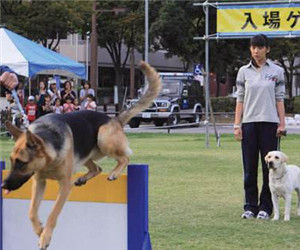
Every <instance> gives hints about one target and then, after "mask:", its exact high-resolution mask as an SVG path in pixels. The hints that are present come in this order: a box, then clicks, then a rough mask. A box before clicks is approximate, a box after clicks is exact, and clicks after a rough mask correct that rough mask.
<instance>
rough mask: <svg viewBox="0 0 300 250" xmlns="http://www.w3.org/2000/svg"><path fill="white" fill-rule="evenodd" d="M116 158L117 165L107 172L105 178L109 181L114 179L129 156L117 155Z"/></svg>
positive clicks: (124, 165)
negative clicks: (107, 174)
mask: <svg viewBox="0 0 300 250" xmlns="http://www.w3.org/2000/svg"><path fill="white" fill-rule="evenodd" d="M116 160H117V162H118V165H117V166H116V167H115V168H114V169H113V170H112V171H111V172H110V173H109V176H108V178H107V179H108V180H109V181H113V180H116V179H117V178H118V177H119V176H120V174H121V173H122V171H123V169H124V168H125V167H126V166H127V165H128V163H129V158H128V157H127V156H122V157H118V158H116Z"/></svg>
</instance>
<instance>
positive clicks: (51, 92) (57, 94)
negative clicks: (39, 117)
mask: <svg viewBox="0 0 300 250" xmlns="http://www.w3.org/2000/svg"><path fill="white" fill-rule="evenodd" d="M47 92H48V94H49V95H50V97H51V104H52V105H54V102H55V100H56V98H61V95H60V91H59V90H58V89H57V87H56V83H55V82H50V86H49V89H48V91H47Z"/></svg>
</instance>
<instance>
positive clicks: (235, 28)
mask: <svg viewBox="0 0 300 250" xmlns="http://www.w3.org/2000/svg"><path fill="white" fill-rule="evenodd" d="M290 31H292V32H293V31H300V7H298V6H297V7H280V8H279V7H269V6H268V7H267V8H266V6H263V7H261V6H256V7H255V8H253V7H252V8H250V7H247V6H243V8H241V7H237V8H234V7H230V8H219V9H218V10H217V32H218V33H229V34H231V33H235V34H241V35H242V34H243V33H253V32H258V33H260V32H271V33H273V32H290Z"/></svg>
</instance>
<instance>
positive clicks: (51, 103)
mask: <svg viewBox="0 0 300 250" xmlns="http://www.w3.org/2000/svg"><path fill="white" fill-rule="evenodd" d="M47 85H48V88H47ZM17 95H18V97H19V101H20V104H21V105H22V106H23V108H24V110H25V113H26V115H27V118H28V121H29V123H31V122H33V121H34V120H36V119H37V118H38V117H40V116H42V115H45V114H48V113H57V114H64V113H69V112H74V111H79V110H93V111H96V109H97V104H96V100H95V91H94V90H93V89H92V88H91V85H90V83H88V82H85V83H84V84H83V87H82V89H81V90H80V92H79V95H77V93H76V92H75V91H74V90H73V86H72V82H71V81H66V82H65V83H64V88H63V89H62V90H59V89H58V88H57V85H56V82H54V81H50V82H49V83H48V84H46V83H45V82H44V81H40V82H39V87H38V89H37V90H36V91H35V93H34V94H33V95H30V96H29V97H28V98H25V94H24V88H23V86H22V84H19V85H18V89H17ZM6 100H7V101H8V103H9V109H10V111H11V112H12V113H13V114H16V113H18V112H19V110H18V107H17V104H16V102H15V100H14V98H13V97H12V95H11V93H10V92H9V91H7V92H6ZM14 120H15V119H14ZM14 123H15V124H17V123H18V121H14ZM17 125H18V124H17Z"/></svg>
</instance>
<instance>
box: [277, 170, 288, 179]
mask: <svg viewBox="0 0 300 250" xmlns="http://www.w3.org/2000/svg"><path fill="white" fill-rule="evenodd" d="M286 173H287V170H285V171H284V172H283V174H282V175H281V176H280V177H278V178H275V179H276V180H280V179H282V178H283V176H285V175H286Z"/></svg>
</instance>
